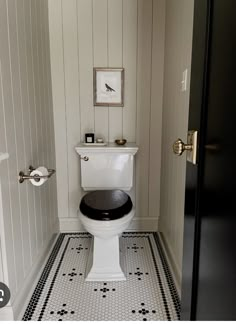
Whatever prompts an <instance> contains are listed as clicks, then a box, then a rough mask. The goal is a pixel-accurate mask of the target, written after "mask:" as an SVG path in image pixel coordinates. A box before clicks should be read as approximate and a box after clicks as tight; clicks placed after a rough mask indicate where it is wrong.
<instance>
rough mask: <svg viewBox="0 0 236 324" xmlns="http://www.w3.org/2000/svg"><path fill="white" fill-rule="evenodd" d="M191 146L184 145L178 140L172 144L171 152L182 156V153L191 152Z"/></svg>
mask: <svg viewBox="0 0 236 324" xmlns="http://www.w3.org/2000/svg"><path fill="white" fill-rule="evenodd" d="M192 150H193V145H191V144H184V142H183V141H182V140H181V139H180V138H178V139H177V141H175V142H174V144H173V151H174V153H175V154H176V155H182V154H183V152H184V151H192Z"/></svg>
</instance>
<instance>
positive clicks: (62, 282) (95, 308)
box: [23, 232, 180, 321]
mask: <svg viewBox="0 0 236 324" xmlns="http://www.w3.org/2000/svg"><path fill="white" fill-rule="evenodd" d="M91 242H92V239H91V235H90V234H88V233H68V234H67V233H63V234H60V236H59V238H58V240H57V242H56V244H55V246H54V249H53V251H52V253H51V255H50V257H49V259H48V261H47V264H46V266H45V268H44V270H43V272H42V274H41V277H40V279H39V281H38V283H37V285H36V288H35V290H34V292H33V294H32V297H31V299H30V302H29V304H28V306H27V308H26V310H25V313H24V316H23V320H25V321H27V320H37V321H44V320H47V321H50V320H52V321H53V320H57V321H63V320H67V321H70V320H71V321H150V320H151V321H159V320H178V319H179V318H180V302H179V297H178V294H177V291H176V288H175V285H174V283H173V280H172V278H171V274H170V272H169V269H168V265H167V263H166V260H165V257H164V255H163V252H162V249H161V246H160V243H159V238H158V235H157V233H150V232H147V233H146V232H145V233H143V232H142V233H137V232H136V233H134V232H132V233H131V232H129V233H124V234H123V235H122V237H121V238H120V250H121V253H122V268H123V270H124V272H125V275H126V277H127V280H126V281H119V282H85V281H84V279H85V277H84V276H85V270H86V263H87V259H88V254H89V249H90V245H91Z"/></svg>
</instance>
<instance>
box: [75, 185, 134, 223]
mask: <svg viewBox="0 0 236 324" xmlns="http://www.w3.org/2000/svg"><path fill="white" fill-rule="evenodd" d="M132 207H133V204H132V201H131V199H130V196H129V195H127V193H125V192H124V191H122V190H98V191H92V192H90V193H88V194H86V195H85V196H84V197H83V198H82V200H81V202H80V211H81V213H82V214H83V215H85V216H87V217H88V218H91V219H95V220H100V221H110V220H115V219H119V218H122V217H123V216H124V215H126V214H128V213H129V212H130V211H131V209H132Z"/></svg>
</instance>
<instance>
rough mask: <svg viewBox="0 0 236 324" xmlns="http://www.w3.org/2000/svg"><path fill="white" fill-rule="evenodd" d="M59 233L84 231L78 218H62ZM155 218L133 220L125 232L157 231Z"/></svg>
mask: <svg viewBox="0 0 236 324" xmlns="http://www.w3.org/2000/svg"><path fill="white" fill-rule="evenodd" d="M59 222H60V231H61V232H62V233H63V232H80V231H85V229H84V227H83V225H82V224H81V222H80V220H79V218H77V217H76V218H74V217H64V218H60V219H59ZM157 223H158V219H157V218H151V217H150V218H148V217H147V218H134V219H133V220H132V221H131V223H130V225H129V227H128V228H127V230H126V231H141V232H144V231H157Z"/></svg>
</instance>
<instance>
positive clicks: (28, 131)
mask: <svg viewBox="0 0 236 324" xmlns="http://www.w3.org/2000/svg"><path fill="white" fill-rule="evenodd" d="M0 44H1V46H0V152H8V153H9V159H8V160H6V161H3V162H2V163H1V167H0V179H1V185H2V202H3V204H2V209H3V214H2V222H1V224H2V223H3V224H4V227H3V228H2V227H1V229H0V231H1V233H2V231H4V234H5V238H6V242H5V243H4V244H2V242H1V246H3V245H4V246H6V258H7V260H3V261H4V262H5V261H7V262H6V263H7V269H8V274H7V280H6V284H8V285H9V287H10V290H11V303H12V302H13V301H14V298H15V296H16V295H17V293H19V292H21V290H22V287H23V286H24V283H25V280H27V277H28V275H29V273H30V272H31V270H32V268H33V266H34V265H35V264H36V263H37V260H38V258H39V255H41V254H42V252H43V251H44V250H45V248H46V246H47V245H48V243H49V240H50V239H51V238H52V235H53V233H55V231H57V222H58V221H57V196H56V177H55V176H54V177H52V178H51V179H50V181H48V182H46V183H45V185H43V186H42V187H33V186H32V185H31V184H30V183H29V182H25V183H23V184H19V183H18V174H19V171H21V170H23V171H25V172H27V169H28V167H29V165H33V166H36V167H37V166H39V165H45V166H47V167H49V168H55V143H54V125H53V108H52V94H51V73H50V54H49V30H48V5H47V0H40V1H38V0H0ZM2 239H3V235H1V240H2ZM22 302H23V301H22Z"/></svg>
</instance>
